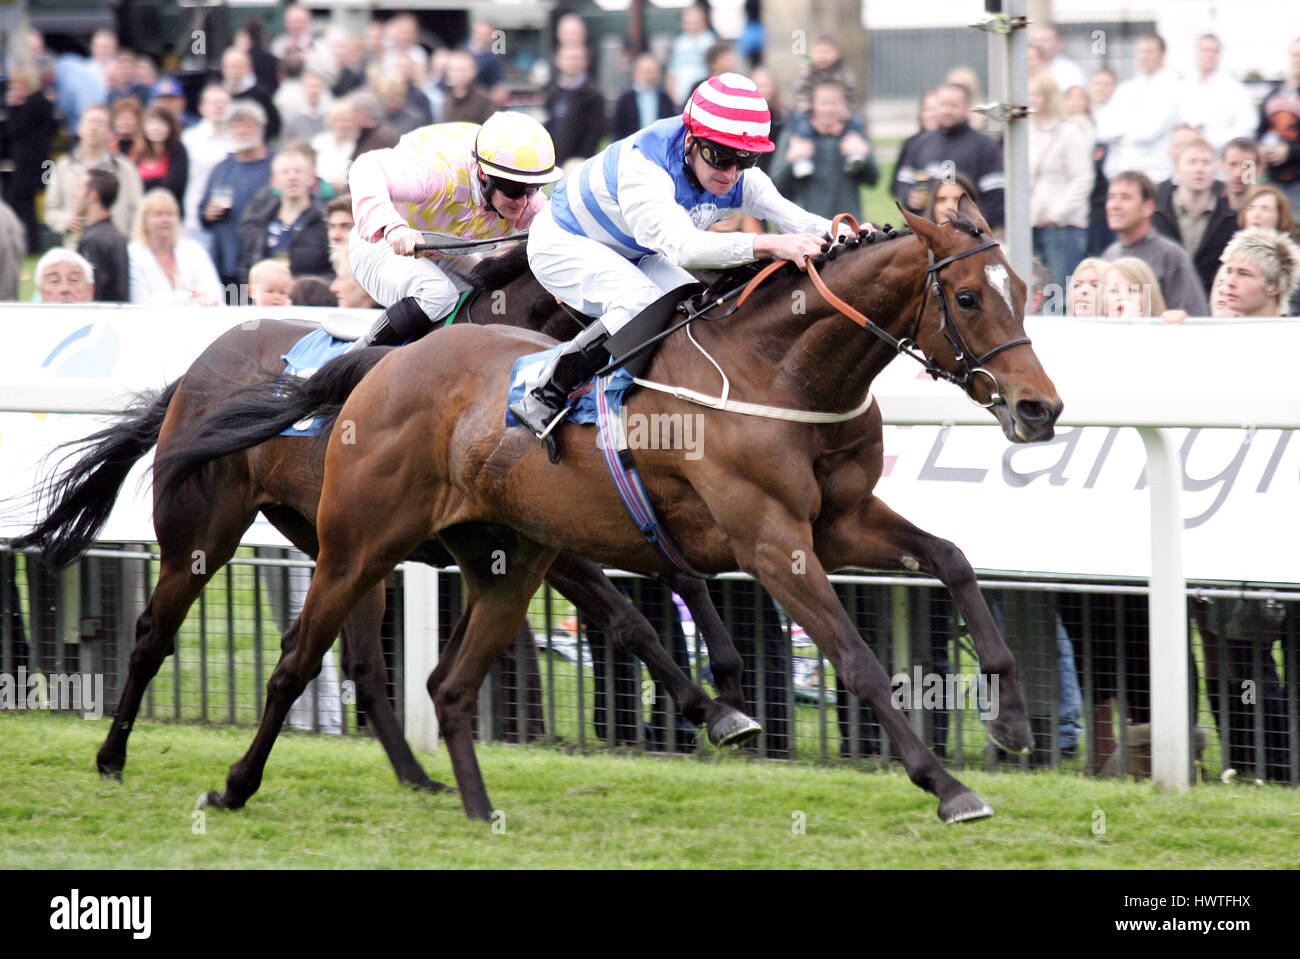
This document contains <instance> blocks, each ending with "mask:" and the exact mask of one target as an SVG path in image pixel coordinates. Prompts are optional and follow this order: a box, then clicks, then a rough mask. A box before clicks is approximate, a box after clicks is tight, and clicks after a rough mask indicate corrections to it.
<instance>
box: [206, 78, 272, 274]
mask: <svg viewBox="0 0 1300 959" xmlns="http://www.w3.org/2000/svg"><path fill="white" fill-rule="evenodd" d="M265 131H266V114H265V113H264V112H263V111H262V108H261V107H260V106H258V105H257V104H256V103H254V102H252V101H250V100H236V101H235V102H234V103H232V104H231V106H230V135H231V138H232V139H233V140H234V152H233V153H231V154H230V156H228V157H226V158H225V159H224V160H222V161H221V162H220V163H218V164H217V165H216V166H215V167H214V168H213V170H212V175H211V176H210V177H209V178H208V185H207V187H206V189H205V190H204V191H203V196H202V198H201V199H200V201H199V210H200V217H201V219H202V222H203V226H204V229H205V230H206V231H207V233H208V235H209V237H210V239H211V244H212V254H213V256H212V259H213V262H214V263H215V264H216V267H217V273H218V274H219V275H220V277H221V282H222V283H223V284H226V286H227V289H228V290H229V289H230V286H231V284H236V283H238V282H239V280H240V265H241V257H242V254H243V243H242V240H241V238H240V235H239V221H240V218H241V217H242V216H243V215H244V210H245V209H246V208H247V207H248V203H249V201H250V200H252V198H253V196H254V194H256V193H257V192H258V191H260V190H261V189H262V188H263V187H265V186H266V185H267V183H269V182H270V179H271V154H270V151H269V150H267V148H266V139H265Z"/></svg>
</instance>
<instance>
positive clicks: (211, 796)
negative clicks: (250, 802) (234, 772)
mask: <svg viewBox="0 0 1300 959" xmlns="http://www.w3.org/2000/svg"><path fill="white" fill-rule="evenodd" d="M243 805H244V804H243V803H242V802H240V801H239V800H237V799H235V798H233V797H232V796H230V795H229V794H227V793H219V792H217V791H216V790H215V789H211V790H209V791H208V794H207V795H206V796H204V797H203V802H202V803H201V804H200V808H204V807H210V808H212V809H240V808H242V807H243Z"/></svg>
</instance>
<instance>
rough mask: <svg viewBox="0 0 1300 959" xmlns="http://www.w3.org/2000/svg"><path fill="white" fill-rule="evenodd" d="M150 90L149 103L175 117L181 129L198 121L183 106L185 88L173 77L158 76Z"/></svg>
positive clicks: (183, 129) (185, 128)
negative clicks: (151, 95) (151, 96)
mask: <svg viewBox="0 0 1300 959" xmlns="http://www.w3.org/2000/svg"><path fill="white" fill-rule="evenodd" d="M151 92H152V94H153V99H152V100H151V101H150V103H151V104H153V105H156V106H160V107H162V108H163V109H164V110H166V111H167V112H168V113H170V114H171V115H172V116H173V117H175V119H176V122H177V123H178V124H179V125H180V128H181V130H182V131H185V130H188V129H189V128H190V127H192V126H194V124H196V123H198V122H199V118H198V117H196V116H195V115H194V114H193V113H190V111H189V110H187V109H186V108H185V89H184V88H183V87H182V86H181V83H180V81H179V80H177V79H176V78H175V77H159V78H158V82H157V83H155V84H154V85H153V89H152V91H151Z"/></svg>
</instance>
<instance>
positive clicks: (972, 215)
mask: <svg viewBox="0 0 1300 959" xmlns="http://www.w3.org/2000/svg"><path fill="white" fill-rule="evenodd" d="M957 215H958V216H960V217H962V218H964V219H967V220H970V222H972V223H974V224H975V225H976V226H977V227H979V228H980V229H981V230H983V231H984V232H985V233H988V232H990V231H989V224H988V221H987V220H985V219H984V214H983V213H981V212H980V208H979V204H978V203H976V202H975V201H974V200H972V199H971V198H970V197H969V196H968V195H967V194H965V193H963V194H962V195H961V199H960V200H958V201H957Z"/></svg>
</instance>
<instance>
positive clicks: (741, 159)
mask: <svg viewBox="0 0 1300 959" xmlns="http://www.w3.org/2000/svg"><path fill="white" fill-rule="evenodd" d="M695 144H696V146H698V147H699V149H700V156H702V157H704V162H705V163H707V164H708V165H709V166H711V167H713V169H715V170H730V169H731V168H732V167H733V166H734V167H740V169H742V170H748V169H749V168H750V167H752V166H753V165H754V164H755V163H757V162H758V154H757V153H755V152H754V151H753V150H736V149H733V148H732V147H724V146H723V145H722V144H720V143H714V142H713V141H712V140H696V141H695Z"/></svg>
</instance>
